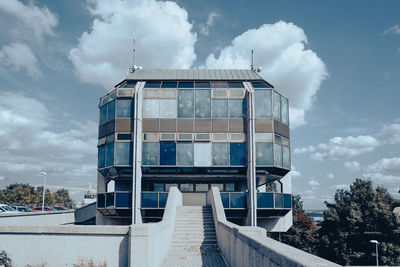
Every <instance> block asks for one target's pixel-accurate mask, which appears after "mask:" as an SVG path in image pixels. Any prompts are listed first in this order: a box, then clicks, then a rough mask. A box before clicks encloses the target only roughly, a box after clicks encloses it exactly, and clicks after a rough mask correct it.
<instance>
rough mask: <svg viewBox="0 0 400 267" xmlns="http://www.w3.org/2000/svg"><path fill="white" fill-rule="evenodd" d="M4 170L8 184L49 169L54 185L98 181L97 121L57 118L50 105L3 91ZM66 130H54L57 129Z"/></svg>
mask: <svg viewBox="0 0 400 267" xmlns="http://www.w3.org/2000/svg"><path fill="white" fill-rule="evenodd" d="M0 124H1V125H2V127H1V128H0V147H1V148H2V149H1V150H0V173H1V174H2V176H3V177H4V179H3V180H7V183H12V182H15V181H18V180H19V181H21V180H26V179H27V178H26V177H30V180H31V181H32V177H34V176H39V172H40V170H41V169H42V168H46V169H47V170H48V176H49V182H50V183H53V184H66V183H77V182H78V183H82V181H90V180H91V179H93V181H94V180H95V176H96V143H97V138H96V135H97V127H96V125H97V124H96V123H95V122H93V121H84V122H78V121H73V122H71V123H69V122H66V121H60V120H57V121H55V120H54V119H53V116H52V114H51V112H50V111H49V110H48V109H47V108H46V106H45V105H44V104H43V103H41V102H39V101H38V100H36V99H34V98H30V97H27V96H25V95H23V94H20V93H12V92H2V93H0ZM61 125H63V126H64V127H65V128H66V130H64V131H54V130H53V129H54V128H61Z"/></svg>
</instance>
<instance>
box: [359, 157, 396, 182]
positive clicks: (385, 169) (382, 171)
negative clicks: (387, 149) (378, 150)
mask: <svg viewBox="0 0 400 267" xmlns="http://www.w3.org/2000/svg"><path fill="white" fill-rule="evenodd" d="M365 171H366V174H365V176H368V175H367V174H370V176H371V178H374V177H376V178H379V179H384V178H385V176H387V177H392V178H393V177H395V176H396V177H397V179H399V180H400V158H383V159H381V160H379V161H377V162H375V163H373V164H371V165H368V166H367V167H365Z"/></svg>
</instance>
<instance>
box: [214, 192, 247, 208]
mask: <svg viewBox="0 0 400 267" xmlns="http://www.w3.org/2000/svg"><path fill="white" fill-rule="evenodd" d="M220 194H221V200H222V205H223V206H224V209H247V198H246V192H222V193H220Z"/></svg>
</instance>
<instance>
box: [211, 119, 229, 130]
mask: <svg viewBox="0 0 400 267" xmlns="http://www.w3.org/2000/svg"><path fill="white" fill-rule="evenodd" d="M228 130H229V120H228V119H213V120H212V132H213V133H227V132H228Z"/></svg>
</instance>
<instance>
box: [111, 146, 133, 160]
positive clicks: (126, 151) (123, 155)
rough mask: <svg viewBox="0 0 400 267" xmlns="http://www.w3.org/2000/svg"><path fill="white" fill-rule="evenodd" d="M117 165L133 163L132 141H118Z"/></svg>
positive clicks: (116, 147)
mask: <svg viewBox="0 0 400 267" xmlns="http://www.w3.org/2000/svg"><path fill="white" fill-rule="evenodd" d="M115 149H116V153H115V165H132V143H131V142H126V143H125V142H124V143H116V145H115Z"/></svg>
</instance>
